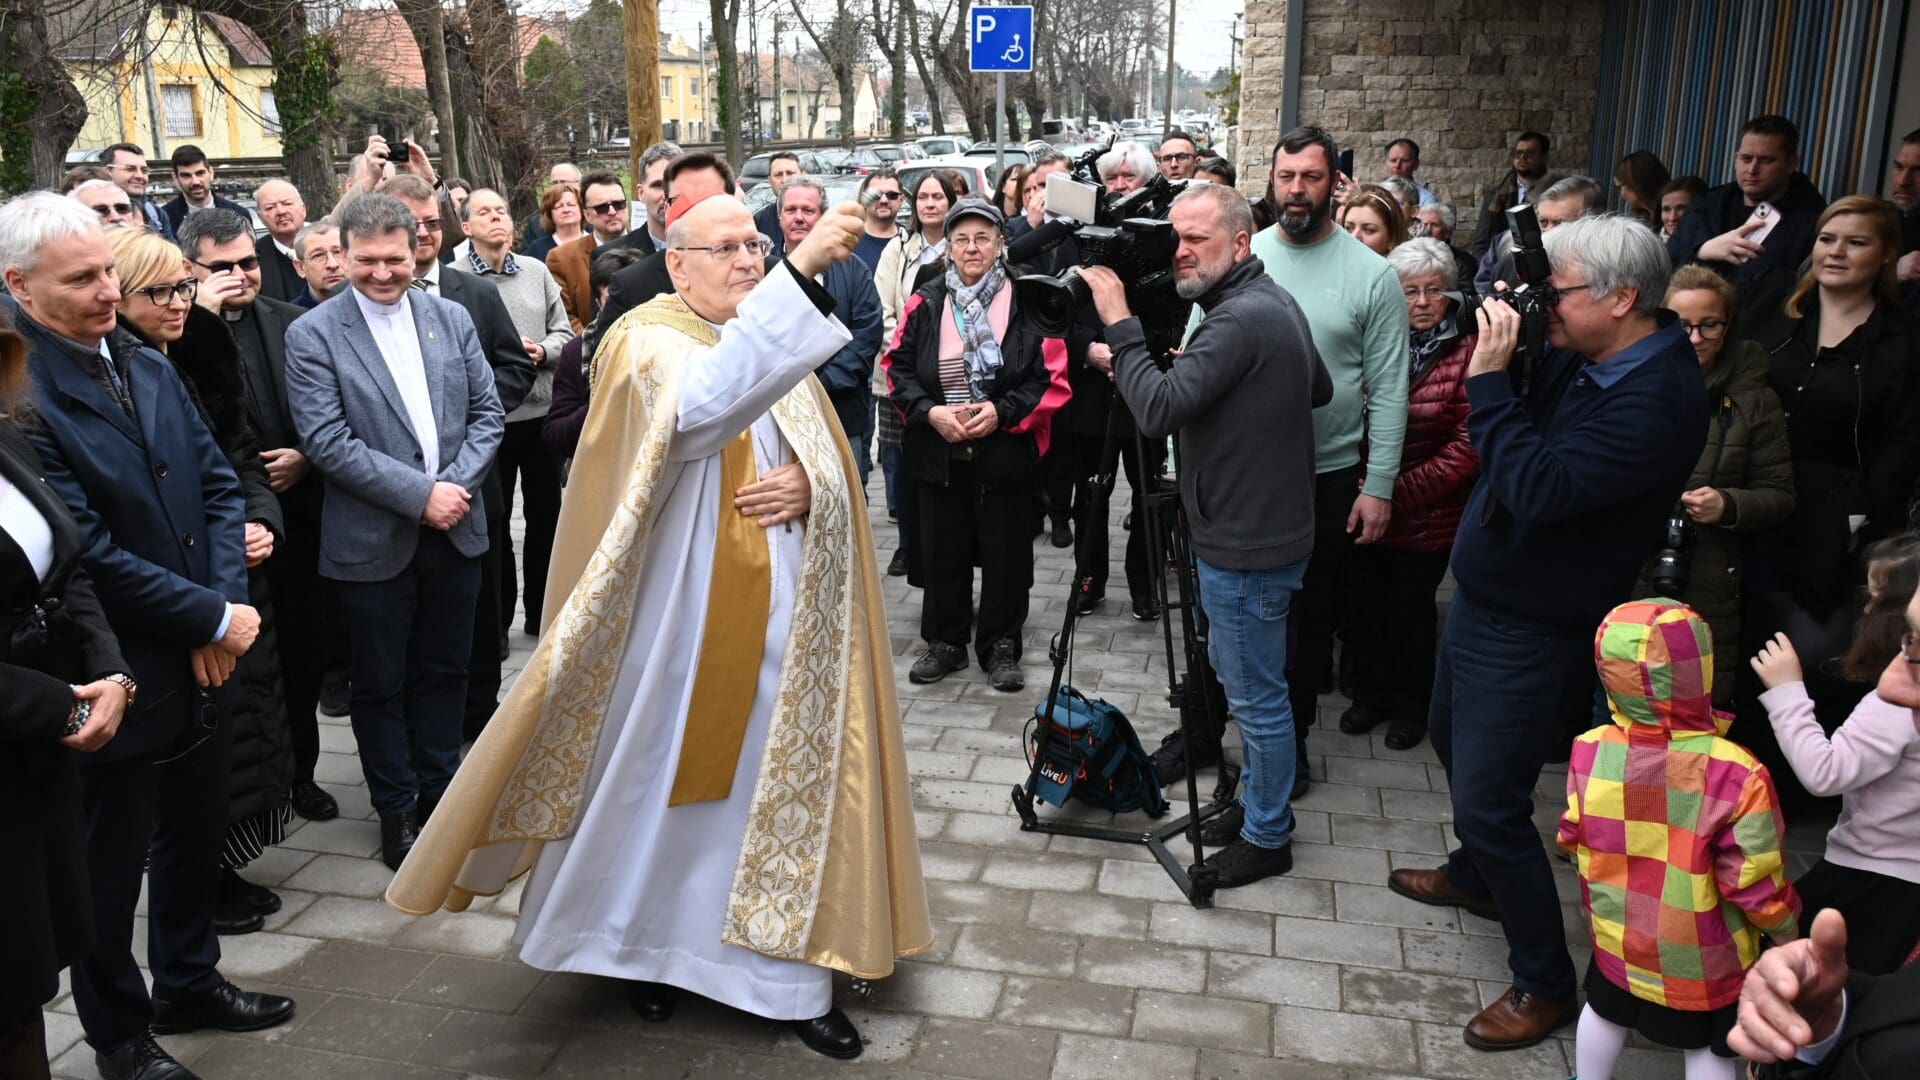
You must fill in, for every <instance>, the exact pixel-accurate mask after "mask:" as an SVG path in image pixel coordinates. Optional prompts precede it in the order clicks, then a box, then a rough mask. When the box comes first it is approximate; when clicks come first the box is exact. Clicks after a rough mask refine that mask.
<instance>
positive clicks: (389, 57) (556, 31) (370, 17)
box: [334, 8, 567, 90]
mask: <svg viewBox="0 0 1920 1080" xmlns="http://www.w3.org/2000/svg"><path fill="white" fill-rule="evenodd" d="M449 17H450V18H458V15H457V14H455V13H449ZM519 18H520V34H519V40H520V59H522V60H525V59H526V58H527V54H528V53H530V52H532V51H533V47H534V46H535V45H537V44H539V42H540V39H541V38H542V37H543V36H544V37H551V38H553V39H554V40H555V41H559V42H562V43H564V42H565V41H566V31H567V24H566V21H565V20H564V19H543V18H537V17H535V16H532V15H522V16H520V17H519ZM334 33H335V35H336V37H337V39H338V42H339V49H340V59H341V60H342V61H343V62H347V63H351V64H353V65H354V66H356V67H361V68H366V69H368V70H370V71H374V72H377V73H378V74H379V75H380V76H381V78H383V79H385V80H386V83H387V85H388V86H404V87H409V88H411V89H414V90H425V89H426V88H427V69H426V65H424V64H422V63H421V62H420V46H419V44H418V43H417V42H415V41H414V40H413V31H412V30H410V29H408V27H407V20H405V19H403V18H401V17H400V13H399V12H397V11H380V10H374V9H359V8H350V9H348V10H346V11H343V12H341V13H340V22H339V24H338V25H337V26H336V27H335V30H334Z"/></svg>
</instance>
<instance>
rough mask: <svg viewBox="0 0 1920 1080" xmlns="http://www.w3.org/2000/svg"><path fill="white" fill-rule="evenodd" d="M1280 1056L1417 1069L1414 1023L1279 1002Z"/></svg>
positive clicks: (1275, 1044)
mask: <svg viewBox="0 0 1920 1080" xmlns="http://www.w3.org/2000/svg"><path fill="white" fill-rule="evenodd" d="M1273 1050H1274V1055H1275V1056H1276V1057H1282V1058H1304V1059H1307V1060H1311V1061H1324V1062H1326V1063H1328V1064H1330V1065H1358V1066H1362V1067H1365V1068H1371V1069H1404V1070H1407V1071H1414V1070H1417V1069H1418V1068H1419V1061H1418V1059H1417V1055H1416V1053H1415V1050H1414V1038H1413V1025H1411V1024H1409V1023H1407V1022H1406V1021H1405V1020H1392V1019H1387V1018H1384V1017H1378V1016H1355V1015H1351V1014H1348V1013H1340V1012H1330V1011H1328V1010H1325V1009H1302V1008H1298V1007H1296V1006H1292V1005H1277V1006H1275V1007H1274V1010H1273Z"/></svg>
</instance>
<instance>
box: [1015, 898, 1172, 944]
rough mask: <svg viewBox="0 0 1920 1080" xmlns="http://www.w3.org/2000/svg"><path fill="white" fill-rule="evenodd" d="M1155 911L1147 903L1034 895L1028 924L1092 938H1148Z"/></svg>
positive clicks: (1028, 914) (1118, 899) (1039, 928)
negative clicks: (1151, 916) (1152, 914)
mask: <svg viewBox="0 0 1920 1080" xmlns="http://www.w3.org/2000/svg"><path fill="white" fill-rule="evenodd" d="M1151 912H1152V908H1151V906H1150V905H1149V904H1148V903H1147V902H1146V901H1144V900H1128V899H1123V898H1120V897H1113V896H1100V895H1097V894H1084V895H1077V896H1059V895H1056V894H1053V893H1035V894H1034V897H1033V901H1032V903H1030V904H1029V905H1028V906H1027V925H1028V926H1031V927H1033V928H1034V929H1035V930H1050V931H1054V932H1057V933H1063V934H1078V935H1083V936H1093V937H1118V938H1130V939H1134V940H1139V939H1141V938H1144V937H1146V936H1147V924H1148V919H1149V917H1150V915H1151Z"/></svg>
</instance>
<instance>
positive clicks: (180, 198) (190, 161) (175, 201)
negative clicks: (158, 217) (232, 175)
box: [160, 143, 253, 236]
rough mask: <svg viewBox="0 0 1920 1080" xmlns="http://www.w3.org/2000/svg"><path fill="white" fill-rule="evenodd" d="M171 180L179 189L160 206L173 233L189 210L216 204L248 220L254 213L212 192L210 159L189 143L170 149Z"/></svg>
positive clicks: (207, 208) (249, 220)
mask: <svg viewBox="0 0 1920 1080" xmlns="http://www.w3.org/2000/svg"><path fill="white" fill-rule="evenodd" d="M173 183H174V186H175V187H177V188H179V189H180V194H178V195H175V196H174V197H173V198H172V199H170V200H168V201H167V205H165V206H163V207H161V208H160V210H161V212H162V213H164V214H165V215H166V216H167V228H168V229H169V230H170V231H171V233H172V234H173V235H176V236H177V235H179V233H180V223H181V222H183V221H185V220H187V215H188V214H195V213H199V212H200V211H202V210H211V209H213V208H214V207H216V206H218V207H220V208H221V209H222V210H231V211H233V212H234V213H236V214H239V215H240V216H241V217H243V218H246V219H247V221H248V222H252V221H253V215H252V214H251V213H249V212H248V211H247V208H246V207H244V206H241V205H240V204H239V203H237V202H234V201H233V200H232V199H223V198H221V197H220V196H218V195H215V194H214V193H213V163H212V162H210V161H208V160H207V154H206V151H204V150H202V149H200V148H199V147H197V146H194V145H192V144H191V143H189V144H187V145H186V146H182V147H180V148H179V149H177V150H175V151H174V152H173Z"/></svg>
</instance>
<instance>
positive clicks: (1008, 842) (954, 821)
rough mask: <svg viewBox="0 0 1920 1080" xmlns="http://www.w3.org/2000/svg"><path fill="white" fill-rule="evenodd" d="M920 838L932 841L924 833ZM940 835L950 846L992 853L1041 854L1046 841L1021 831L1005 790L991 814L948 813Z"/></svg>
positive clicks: (1018, 820)
mask: <svg viewBox="0 0 1920 1080" xmlns="http://www.w3.org/2000/svg"><path fill="white" fill-rule="evenodd" d="M973 786H975V787H985V786H986V785H984V784H977V785H973ZM920 835H921V838H922V839H931V837H928V836H927V834H926V833H921V834H920ZM939 835H940V839H942V840H945V841H947V842H949V843H954V844H976V845H978V846H980V847H983V848H990V849H992V850H994V851H1044V850H1045V849H1046V846H1047V840H1048V839H1049V837H1048V836H1047V834H1046V833H1040V832H1022V831H1021V829H1020V819H1019V818H1017V817H1014V816H1013V803H1012V802H1011V801H1010V800H1009V798H1008V797H1007V794H1006V792H1005V791H1002V793H1001V799H1000V805H998V806H996V807H994V810H993V812H992V813H987V814H977V813H965V812H961V813H954V814H950V815H949V816H948V817H947V827H946V828H944V829H942V830H940V834H939Z"/></svg>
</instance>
